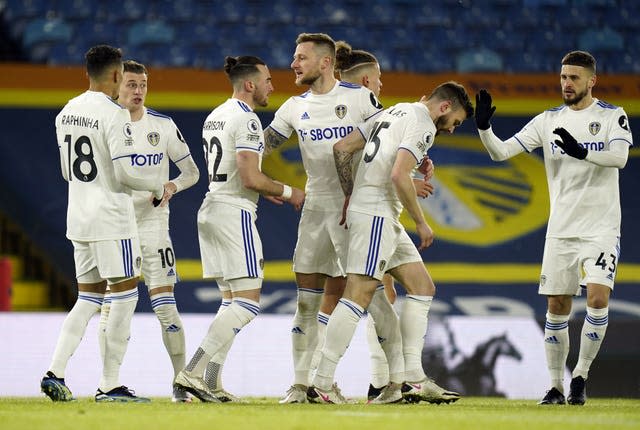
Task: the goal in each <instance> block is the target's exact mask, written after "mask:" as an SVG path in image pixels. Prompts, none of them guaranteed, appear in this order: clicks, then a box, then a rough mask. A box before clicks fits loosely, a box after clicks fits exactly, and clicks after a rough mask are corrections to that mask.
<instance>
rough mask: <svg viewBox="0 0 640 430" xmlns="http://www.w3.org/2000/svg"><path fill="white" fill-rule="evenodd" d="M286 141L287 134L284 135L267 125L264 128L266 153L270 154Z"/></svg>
mask: <svg viewBox="0 0 640 430" xmlns="http://www.w3.org/2000/svg"><path fill="white" fill-rule="evenodd" d="M286 141H287V137H286V136H283V135H282V134H280V133H278V132H277V131H275V130H274V129H273V128H271V127H267V128H266V129H265V130H264V145H265V147H264V155H268V154H269V153H271V151H273V150H274V149H276V148H278V147H279V146H280V145H282V144H283V143H284V142H286Z"/></svg>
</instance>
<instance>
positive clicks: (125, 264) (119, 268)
mask: <svg viewBox="0 0 640 430" xmlns="http://www.w3.org/2000/svg"><path fill="white" fill-rule="evenodd" d="M71 243H73V258H74V261H75V265H76V279H77V280H78V282H79V283H87V284H93V283H97V282H100V281H103V280H107V281H108V280H110V279H117V280H119V281H121V280H123V279H128V278H134V277H137V276H140V266H141V264H142V256H141V251H140V242H139V241H138V237H137V236H134V237H132V238H130V239H117V240H100V241H96V242H79V241H75V240H72V241H71ZM94 269H97V271H96V270H94Z"/></svg>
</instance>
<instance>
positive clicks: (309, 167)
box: [269, 81, 382, 211]
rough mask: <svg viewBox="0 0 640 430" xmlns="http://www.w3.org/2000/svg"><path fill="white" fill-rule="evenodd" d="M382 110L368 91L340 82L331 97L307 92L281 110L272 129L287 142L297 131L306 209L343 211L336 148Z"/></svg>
mask: <svg viewBox="0 0 640 430" xmlns="http://www.w3.org/2000/svg"><path fill="white" fill-rule="evenodd" d="M381 109H382V105H381V104H380V102H379V101H378V99H376V97H375V95H374V94H373V93H372V92H371V91H369V90H368V89H366V88H364V87H361V86H359V85H355V84H351V83H348V82H341V81H336V84H335V86H334V87H333V89H332V90H331V91H329V92H328V93H327V94H312V93H311V91H307V92H306V93H304V94H302V95H300V96H295V97H291V98H289V99H288V100H287V101H286V102H285V103H284V104H283V105H282V106H281V107H280V109H278V110H277V112H276V113H275V117H274V119H273V122H272V123H271V125H269V127H271V128H272V129H273V130H274V131H275V132H277V133H278V134H280V135H282V136H284V137H287V138H288V137H289V136H290V135H291V133H292V132H294V131H295V132H296V133H297V134H298V145H299V146H300V152H301V154H302V163H303V165H304V169H305V171H306V172H307V184H306V187H305V192H306V198H305V202H304V206H305V207H306V208H309V209H313V210H320V211H335V210H340V209H341V208H342V204H343V203H344V193H343V192H342V187H341V186H340V180H339V179H338V173H337V170H336V164H335V161H334V158H333V145H334V144H335V143H336V142H337V141H338V140H340V139H341V138H343V137H345V136H346V135H347V134H349V133H350V132H351V131H353V130H354V129H355V128H356V127H357V126H358V125H359V124H361V123H363V122H364V121H366V120H367V119H368V118H369V117H371V116H373V115H375V114H376V113H377V112H379V111H380V110H381Z"/></svg>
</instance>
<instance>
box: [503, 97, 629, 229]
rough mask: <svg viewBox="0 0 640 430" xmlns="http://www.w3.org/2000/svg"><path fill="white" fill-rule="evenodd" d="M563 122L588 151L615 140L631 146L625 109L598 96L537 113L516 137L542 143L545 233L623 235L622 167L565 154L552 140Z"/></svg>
mask: <svg viewBox="0 0 640 430" xmlns="http://www.w3.org/2000/svg"><path fill="white" fill-rule="evenodd" d="M557 127H564V128H565V129H566V130H567V131H568V132H569V133H570V134H571V135H572V136H573V137H574V138H575V139H576V140H577V141H578V143H580V144H581V145H582V146H583V147H585V148H587V149H588V150H589V151H607V150H609V144H610V143H611V142H613V141H621V142H625V143H627V144H629V145H632V144H633V143H632V142H633V140H632V137H631V130H630V128H629V121H628V118H627V114H626V113H625V111H624V109H622V108H620V107H616V106H613V105H610V104H608V103H605V102H603V101H600V100H598V99H594V101H593V103H592V104H591V106H589V107H588V108H586V109H582V110H579V111H575V110H572V109H570V108H569V107H567V106H564V105H563V106H559V107H557V108H553V109H549V110H547V111H545V112H542V113H541V114H539V115H538V116H536V117H535V118H533V119H532V120H531V121H530V122H529V123H528V124H527V125H526V126H525V127H524V128H523V129H522V130H520V131H519V132H518V133H516V135H515V136H514V137H515V139H517V140H518V141H519V142H520V144H521V145H522V146H523V147H524V149H525V150H526V151H529V152H530V151H532V150H534V149H535V148H539V147H542V151H543V154H544V165H545V170H546V172H547V182H548V186H549V198H550V203H551V206H550V209H551V213H550V215H549V225H548V227H547V237H584V236H600V235H617V236H619V235H620V219H621V214H620V191H619V186H618V169H617V168H614V167H601V166H598V165H596V164H593V163H590V162H587V161H584V160H578V159H576V158H573V157H571V156H569V155H567V154H565V153H564V151H562V150H561V149H560V148H559V147H558V146H557V145H556V144H555V143H554V142H555V140H559V139H560V138H559V137H558V135H556V134H553V130H555V129H556V128H557Z"/></svg>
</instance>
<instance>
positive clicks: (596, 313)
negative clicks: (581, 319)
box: [587, 306, 609, 317]
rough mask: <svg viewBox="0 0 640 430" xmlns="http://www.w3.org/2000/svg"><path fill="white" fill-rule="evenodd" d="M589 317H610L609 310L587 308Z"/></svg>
mask: <svg viewBox="0 0 640 430" xmlns="http://www.w3.org/2000/svg"><path fill="white" fill-rule="evenodd" d="M587 315H589V316H592V317H605V316H608V315H609V308H608V307H606V308H600V309H598V308H592V307H589V306H587Z"/></svg>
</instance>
